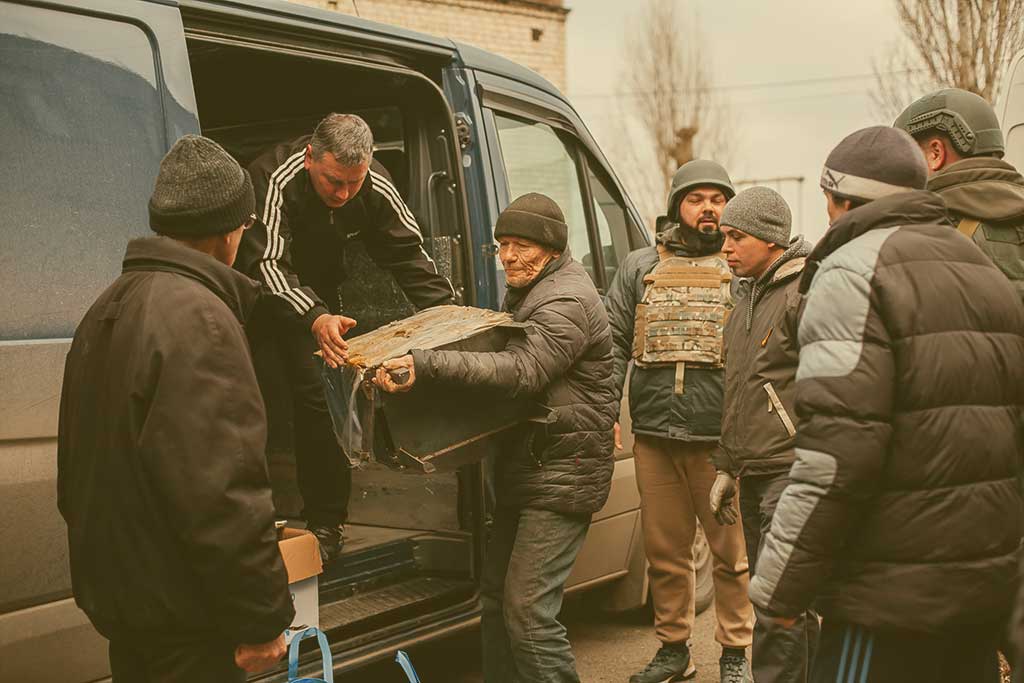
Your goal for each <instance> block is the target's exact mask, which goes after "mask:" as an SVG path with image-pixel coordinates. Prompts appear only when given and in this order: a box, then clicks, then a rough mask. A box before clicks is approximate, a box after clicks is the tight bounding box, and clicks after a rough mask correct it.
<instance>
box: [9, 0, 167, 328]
mask: <svg viewBox="0 0 1024 683" xmlns="http://www.w3.org/2000/svg"><path fill="white" fill-rule="evenodd" d="M2 5H3V10H2V13H3V21H2V22H0V55H3V57H2V58H0V130H2V131H3V132H4V141H3V163H2V164H0V188H2V189H0V206H3V211H2V212H0V273H3V282H4V283H5V285H4V290H5V291H4V305H3V306H0V340H24V339H43V338H62V337H70V336H71V335H72V333H73V332H74V328H75V326H76V325H77V324H78V322H79V320H80V319H81V318H82V316H83V315H84V313H85V311H86V309H87V307H88V306H89V305H90V304H91V303H92V301H93V300H94V299H95V298H96V296H97V295H98V294H99V293H100V291H102V289H103V287H105V286H106V285H107V284H109V283H110V282H111V281H112V280H113V279H114V278H115V277H116V276H117V275H118V273H119V272H120V270H121V268H120V265H121V258H122V256H123V255H124V248H125V243H126V242H127V241H128V240H129V239H130V238H132V237H137V236H140V235H143V234H147V233H149V228H148V218H147V213H146V206H145V202H140V201H138V198H139V197H148V196H149V194H150V192H151V191H152V186H153V179H154V178H155V176H156V171H157V168H158V167H159V163H160V158H161V157H162V155H163V152H164V150H165V148H166V145H167V141H166V139H165V132H164V131H165V126H164V115H163V109H162V105H161V99H160V95H159V94H158V92H157V89H156V85H157V80H156V68H155V57H154V54H153V47H152V44H151V43H150V41H149V39H148V37H147V36H146V34H145V33H144V32H143V30H142V29H141V28H139V27H137V26H134V25H132V24H128V23H124V22H119V21H111V20H108V19H101V18H97V17H91V16H85V15H80V14H73V13H70V12H63V11H61V12H58V11H54V10H49V9H43V8H39V7H32V6H25V5H18V4H9V3H2ZM55 168H56V169H59V171H58V172H56V173H55V172H54V170H53V169H55Z"/></svg>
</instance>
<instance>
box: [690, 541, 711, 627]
mask: <svg viewBox="0 0 1024 683" xmlns="http://www.w3.org/2000/svg"><path fill="white" fill-rule="evenodd" d="M693 568H694V573H695V574H696V575H697V579H696V586H695V588H694V610H695V611H696V612H697V614H700V613H701V612H703V611H704V610H706V609H707V608H708V607H710V606H711V600H712V599H713V598H714V597H715V582H714V577H713V576H712V562H711V546H709V545H708V539H707V538H706V537H705V536H704V529H703V528H701V526H700V524H697V537H696V538H695V539H694V541H693Z"/></svg>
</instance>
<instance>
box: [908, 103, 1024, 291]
mask: <svg viewBox="0 0 1024 683" xmlns="http://www.w3.org/2000/svg"><path fill="white" fill-rule="evenodd" d="M893 125H894V126H895V127H896V128H901V129H903V130H905V131H907V132H908V133H910V134H911V135H912V136H913V137H914V139H915V140H917V142H918V144H919V145H920V146H921V150H922V151H923V152H924V155H925V160H926V162H927V164H928V174H929V179H928V189H929V190H931V191H933V192H936V193H938V194H939V195H940V196H941V197H942V198H943V199H944V200H945V202H946V205H947V207H948V209H949V218H950V220H951V221H952V223H953V224H954V225H955V226H956V227H957V230H959V231H960V232H961V233H963V234H964V235H966V236H967V237H968V238H970V239H971V240H973V241H974V243H975V244H977V245H978V247H979V248H981V250H982V251H983V252H984V253H985V255H986V256H988V257H989V258H990V259H991V260H992V261H993V262H994V263H995V264H996V266H998V267H999V269H1000V270H1001V271H1002V272H1003V274H1004V275H1006V277H1008V278H1009V279H1010V280H1011V281H1012V282H1013V284H1014V287H1015V288H1016V291H1017V293H1018V295H1020V297H1021V300H1022V301H1024V177H1022V176H1021V174H1020V173H1018V172H1017V169H1016V168H1014V167H1013V166H1012V165H1011V164H1009V163H1007V162H1005V161H1003V160H1002V157H1003V152H1004V150H1005V147H1004V143H1003V133H1002V131H1001V130H1000V128H999V119H998V118H997V117H996V114H995V111H993V109H992V106H991V105H990V104H989V103H988V102H987V101H985V99H984V98H982V97H980V96H979V95H975V94H974V93H972V92H968V91H966V90H960V89H958V88H947V89H945V90H938V91H936V92H933V93H930V94H928V95H925V96H924V97H922V98H921V99H919V100H917V101H916V102H914V103H913V104H911V105H910V106H909V107H907V108H906V110H905V111H904V112H903V113H902V114H900V115H899V118H897V119H896V122H895V123H894V124H893Z"/></svg>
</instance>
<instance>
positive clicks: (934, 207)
mask: <svg viewBox="0 0 1024 683" xmlns="http://www.w3.org/2000/svg"><path fill="white" fill-rule="evenodd" d="M899 225H945V226H947V227H949V220H948V219H947V218H946V204H945V202H944V201H943V200H942V197H940V196H939V195H937V194H935V193H934V192H929V191H928V190H911V191H910V192H900V193H898V194H892V195H889V196H888V197H882V198H881V199H876V200H875V201H873V202H869V203H867V204H865V205H863V206H859V207H857V208H856V209H853V210H852V211H849V212H847V213H846V214H845V215H843V216H842V217H840V218H839V220H837V221H836V222H835V223H833V224H832V226H831V227H830V228H829V229H828V232H826V233H825V236H824V237H822V238H821V241H820V242H818V245H817V246H816V247H814V250H813V251H811V254H810V256H808V257H807V263H806V264H805V267H804V273H803V276H802V277H801V279H800V293H801V294H805V293H806V292H807V290H808V289H810V286H811V280H813V279H814V275H815V273H817V272H818V266H819V265H821V262H822V261H824V260H825V259H826V258H828V256H829V255H830V254H831V253H832V252H834V251H836V250H838V249H839V248H840V247H842V246H843V245H845V244H847V243H848V242H851V241H852V240H854V239H856V238H858V237H860V236H861V235H863V234H865V233H867V232H870V231H872V230H883V229H885V228H892V227H895V226H899Z"/></svg>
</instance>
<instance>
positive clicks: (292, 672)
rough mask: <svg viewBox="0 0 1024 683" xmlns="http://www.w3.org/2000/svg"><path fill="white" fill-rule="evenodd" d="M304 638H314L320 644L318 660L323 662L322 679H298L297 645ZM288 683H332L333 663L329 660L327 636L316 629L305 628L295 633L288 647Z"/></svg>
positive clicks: (329, 650) (329, 652) (329, 648)
mask: <svg viewBox="0 0 1024 683" xmlns="http://www.w3.org/2000/svg"><path fill="white" fill-rule="evenodd" d="M305 638H316V639H317V642H318V643H319V644H320V658H321V661H322V662H323V669H324V677H323V678H299V677H298V676H299V643H300V642H302V640H304V639H305ZM288 683H334V662H333V660H332V659H331V646H330V643H328V642H327V636H325V635H324V632H323V631H321V630H320V629H318V628H315V627H314V628H307V629H306V630H305V631H302V632H301V633H296V634H295V637H294V638H292V642H291V644H290V645H289V646H288Z"/></svg>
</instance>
